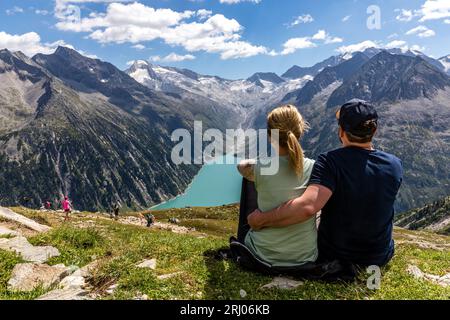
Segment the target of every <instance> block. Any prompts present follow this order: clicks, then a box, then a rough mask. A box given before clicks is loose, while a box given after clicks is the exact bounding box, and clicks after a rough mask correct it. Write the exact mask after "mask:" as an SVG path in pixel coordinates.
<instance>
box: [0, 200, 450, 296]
mask: <svg viewBox="0 0 450 320" xmlns="http://www.w3.org/2000/svg"><path fill="white" fill-rule="evenodd" d="M155 215H156V218H157V222H156V223H155V225H154V226H152V227H151V228H146V227H145V221H144V219H143V218H141V217H140V216H139V215H137V214H131V215H124V216H121V217H120V218H119V219H118V220H117V221H115V220H113V219H111V218H109V217H108V216H107V215H105V214H101V213H87V212H83V213H76V214H73V216H72V219H71V220H69V221H66V222H65V221H64V218H63V214H62V212H53V211H52V212H47V211H34V210H29V209H25V208H13V210H11V209H7V208H2V207H0V299H38V300H66V299H67V300H73V299H76V300H88V299H140V300H141V299H450V240H449V238H448V237H446V236H442V235H437V234H434V233H431V232H425V231H420V232H419V231H408V230H404V229H400V228H396V231H395V238H396V244H397V247H396V252H397V253H396V256H395V258H394V260H393V261H392V262H391V263H390V265H389V266H388V267H386V268H384V269H383V270H382V276H383V277H382V282H381V288H380V289H378V290H370V289H368V288H367V283H366V282H367V278H368V275H366V274H361V275H360V277H359V278H358V280H357V281H355V283H324V282H312V281H299V279H290V278H285V277H275V278H270V277H266V276H261V275H256V274H253V273H248V272H245V271H242V270H240V269H239V268H237V267H236V266H235V265H234V264H232V263H230V262H228V261H216V260H214V259H212V258H211V255H210V254H208V253H209V252H211V250H215V249H218V248H220V247H222V246H224V245H225V244H226V242H227V237H228V236H229V235H230V234H233V233H234V232H235V225H236V222H235V220H236V217H237V208H235V207H233V206H226V207H219V208H189V209H183V210H169V211H165V212H159V213H156V214H155ZM169 218H172V219H175V221H176V222H177V223H176V224H173V223H169V222H167V221H168V219H169ZM236 279H239V281H236Z"/></svg>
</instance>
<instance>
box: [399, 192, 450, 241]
mask: <svg viewBox="0 0 450 320" xmlns="http://www.w3.org/2000/svg"><path fill="white" fill-rule="evenodd" d="M395 225H396V226H399V227H402V228H407V229H410V230H422V229H425V230H432V231H435V232H438V233H442V234H445V235H450V196H447V197H445V198H442V199H440V200H438V201H435V202H433V203H431V204H429V205H426V206H424V207H422V208H418V209H414V210H410V211H408V212H404V213H402V214H399V215H398V216H397V217H396V219H395Z"/></svg>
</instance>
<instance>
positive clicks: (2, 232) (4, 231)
mask: <svg viewBox="0 0 450 320" xmlns="http://www.w3.org/2000/svg"><path fill="white" fill-rule="evenodd" d="M17 235H19V233H18V232H17V231H14V230H11V229H8V228H7V227H4V226H1V225H0V236H17Z"/></svg>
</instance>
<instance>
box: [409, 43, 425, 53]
mask: <svg viewBox="0 0 450 320" xmlns="http://www.w3.org/2000/svg"><path fill="white" fill-rule="evenodd" d="M409 49H410V50H412V51H420V52H423V51H425V50H426V48H425V47H421V46H419V45H417V44H415V45H413V46H411V47H410V48H409Z"/></svg>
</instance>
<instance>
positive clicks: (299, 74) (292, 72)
mask: <svg viewBox="0 0 450 320" xmlns="http://www.w3.org/2000/svg"><path fill="white" fill-rule="evenodd" d="M343 57H344V56H343V55H339V56H332V57H330V58H328V59H326V60H324V61H322V62H319V63H316V64H315V65H314V66H312V67H299V66H297V65H294V66H292V67H291V68H290V69H289V70H288V71H286V72H285V73H283V74H282V75H281V77H282V78H286V79H298V78H303V77H304V76H307V75H309V76H312V77H314V76H316V75H317V74H318V73H319V72H320V71H322V70H323V69H325V68H327V67H334V66H336V65H338V64H340V63H341V62H343V61H344V59H343Z"/></svg>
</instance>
